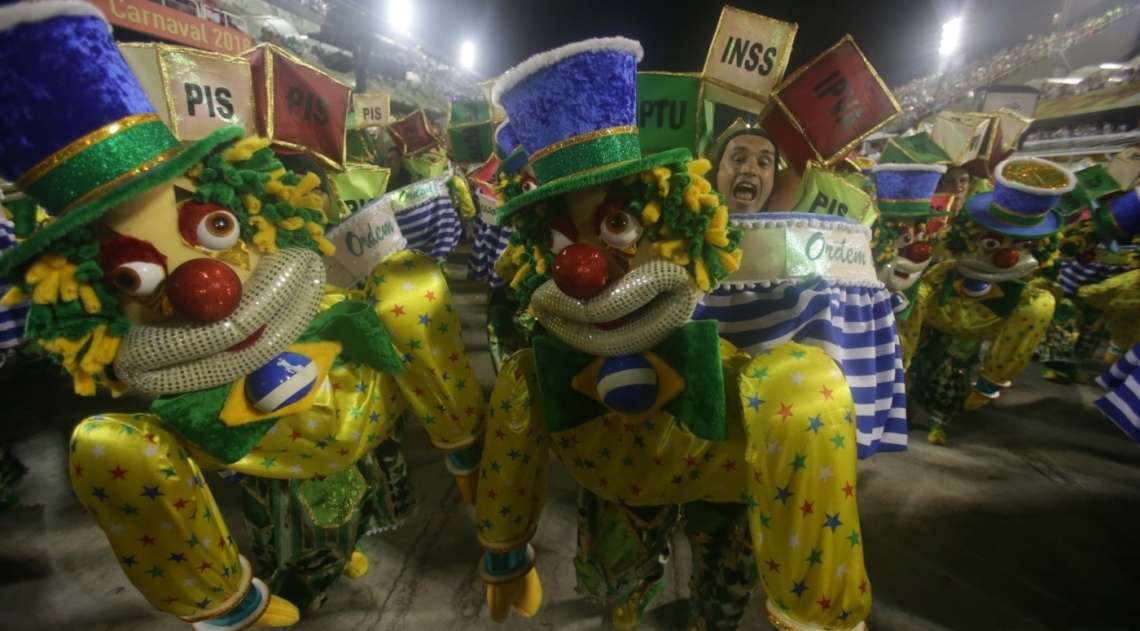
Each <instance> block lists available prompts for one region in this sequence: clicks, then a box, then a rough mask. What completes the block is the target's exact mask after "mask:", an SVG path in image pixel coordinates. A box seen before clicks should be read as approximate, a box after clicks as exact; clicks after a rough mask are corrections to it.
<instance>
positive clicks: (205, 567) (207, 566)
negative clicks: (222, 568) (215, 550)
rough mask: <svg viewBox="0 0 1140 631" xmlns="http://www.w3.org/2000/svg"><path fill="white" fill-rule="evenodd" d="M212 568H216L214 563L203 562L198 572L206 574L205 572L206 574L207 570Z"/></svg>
mask: <svg viewBox="0 0 1140 631" xmlns="http://www.w3.org/2000/svg"><path fill="white" fill-rule="evenodd" d="M212 567H214V564H213V563H209V562H207V561H203V562H202V565H199V566H198V571H199V572H202V573H205V572H206V570H208V569H210V568H212Z"/></svg>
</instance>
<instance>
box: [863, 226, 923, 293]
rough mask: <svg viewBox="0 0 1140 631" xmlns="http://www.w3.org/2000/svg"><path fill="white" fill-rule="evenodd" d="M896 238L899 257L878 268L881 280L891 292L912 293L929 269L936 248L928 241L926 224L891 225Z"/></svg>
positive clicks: (897, 255) (896, 249)
mask: <svg viewBox="0 0 1140 631" xmlns="http://www.w3.org/2000/svg"><path fill="white" fill-rule="evenodd" d="M889 223H890V225H889V228H890V229H891V231H893V232H894V233H895V234H897V235H898V236H897V237H895V251H896V254H895V256H894V257H893V258H891V259H890V260H889V261H887V262H886V263H881V264H879V265H878V266H877V273H878V276H879V280H880V281H882V283H883V284H884V285H886V286H887V289H888V290H889V291H892V292H901V291H906V290H907V289H910V287H911V286H913V285H914V284H915V283H917V282H918V280H919V278H921V277H922V273H923V272H924V271H926V268H927V267H929V266H930V257H931V254H932V253H933V251H934V250H933V248H932V247H931V245H930V242H929V241H928V239H927V233H926V221H925V220H914V219H907V220H898V221H892V222H889Z"/></svg>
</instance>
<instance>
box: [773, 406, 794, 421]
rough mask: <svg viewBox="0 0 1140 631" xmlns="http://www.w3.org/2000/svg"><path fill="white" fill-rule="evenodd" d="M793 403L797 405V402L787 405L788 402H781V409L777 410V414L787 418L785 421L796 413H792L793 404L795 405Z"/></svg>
mask: <svg viewBox="0 0 1140 631" xmlns="http://www.w3.org/2000/svg"><path fill="white" fill-rule="evenodd" d="M793 405H795V403H793V404H791V405H787V404H784V403H781V404H780V411H779V412H776V414H779V415H780V416H782V417H784V420H785V421H786V420H788V417H789V416H794V415H793V414H792V406H793Z"/></svg>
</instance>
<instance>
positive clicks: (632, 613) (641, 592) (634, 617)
mask: <svg viewBox="0 0 1140 631" xmlns="http://www.w3.org/2000/svg"><path fill="white" fill-rule="evenodd" d="M664 586H665V579H664V578H659V579H657V580H648V579H647V580H644V581H642V582H640V583H638V585H637V586H636V587H634V588H633V590H632V591H630V593H629V596H628V597H627V598H626V599H625V601H624V602H622V603H621V604H619V605H618V606H617V607H614V613H613V623H614V628H615V629H619V631H630V630H631V629H636V628H637V625H639V624H641V618H642V616H644V615H645V608H646V607H648V606H649V602H650V601H652V600H653V597H654V596H656V595H657V594H659V593H661V588H662V587H664Z"/></svg>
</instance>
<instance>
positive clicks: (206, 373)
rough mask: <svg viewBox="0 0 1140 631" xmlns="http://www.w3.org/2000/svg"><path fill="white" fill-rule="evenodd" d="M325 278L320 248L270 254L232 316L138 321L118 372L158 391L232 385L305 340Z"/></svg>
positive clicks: (244, 289) (121, 355)
mask: <svg viewBox="0 0 1140 631" xmlns="http://www.w3.org/2000/svg"><path fill="white" fill-rule="evenodd" d="M324 283H325V268H324V264H323V263H322V262H321V258H320V257H319V256H318V255H317V254H315V253H314V252H311V251H309V250H305V249H301V248H290V249H283V250H281V251H280V252H278V253H277V254H274V255H270V256H265V257H263V258H262V259H261V262H260V263H259V264H258V265H257V268H256V269H255V270H254V271H253V274H251V275H250V277H249V279H248V280H247V281H246V282H245V284H244V285H243V286H242V299H241V303H240V304H239V305H238V308H237V310H235V311H234V312H233V314H231V315H230V316H229V317H227V318H226V319H224V320H221V321H219V322H211V323H209V324H181V325H178V326H135V327H133V328H132V329H131V330H130V332H129V333H127V335H126V337H124V338H123V341H122V345H121V347H120V350H119V355H118V356H117V357H116V358H115V375H116V376H117V377H118V378H119V379H120V380H122V381H123V382H125V383H126V384H127V385H129V386H130V387H132V388H137V389H139V390H142V391H144V392H149V393H153V394H175V393H180V392H193V391H195V390H202V389H205V388H213V387H216V386H220V385H224V384H227V383H232V382H233V381H235V380H237V379H238V378H240V377H243V376H245V375H247V374H249V373H250V372H252V371H254V370H256V369H257V368H260V367H261V366H263V365H265V364H266V363H267V362H269V361H270V360H271V359H273V358H274V357H275V356H277V355H278V354H279V353H281V352H282V351H284V350H285V348H286V347H288V346H289V345H290V344H292V343H293V342H295V341H296V340H297V338H298V337H299V336H300V335H301V333H302V332H304V330H305V328H306V327H308V325H309V323H310V322H311V321H312V320H313V318H315V317H316V315H317V309H318V307H319V306H320V301H321V297H322V296H323V295H324Z"/></svg>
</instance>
